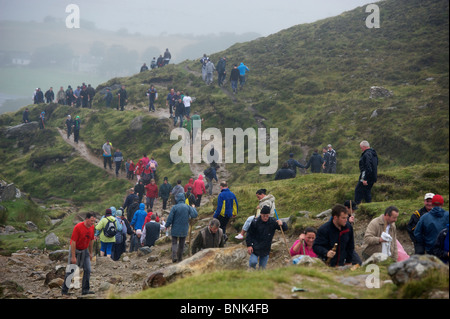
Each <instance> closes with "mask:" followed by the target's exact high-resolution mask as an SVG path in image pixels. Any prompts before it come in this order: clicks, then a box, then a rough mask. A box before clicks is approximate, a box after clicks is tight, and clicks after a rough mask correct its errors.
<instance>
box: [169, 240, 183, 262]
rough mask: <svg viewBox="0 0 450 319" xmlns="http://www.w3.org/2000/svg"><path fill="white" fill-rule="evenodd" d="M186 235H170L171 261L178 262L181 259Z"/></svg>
mask: <svg viewBox="0 0 450 319" xmlns="http://www.w3.org/2000/svg"><path fill="white" fill-rule="evenodd" d="M185 241H186V237H175V236H172V261H173V262H176V261H178V262H180V261H182V260H183V252H184V242H185Z"/></svg>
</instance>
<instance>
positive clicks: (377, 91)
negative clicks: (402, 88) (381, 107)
mask: <svg viewBox="0 0 450 319" xmlns="http://www.w3.org/2000/svg"><path fill="white" fill-rule="evenodd" d="M392 95H394V94H393V93H392V91H389V90H388V89H385V88H384V87H382V86H372V87H370V98H371V99H374V98H375V99H376V98H379V97H383V98H384V97H390V96H392Z"/></svg>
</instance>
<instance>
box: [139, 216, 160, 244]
mask: <svg viewBox="0 0 450 319" xmlns="http://www.w3.org/2000/svg"><path fill="white" fill-rule="evenodd" d="M164 229H165V227H164V226H162V225H161V224H160V223H158V222H157V221H156V214H152V215H151V216H150V221H149V222H148V223H146V224H145V225H144V230H143V231H142V237H141V242H142V243H143V244H144V246H148V247H152V246H154V245H155V242H156V240H157V239H158V238H159V234H160V233H161V231H164Z"/></svg>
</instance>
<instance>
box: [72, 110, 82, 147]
mask: <svg viewBox="0 0 450 319" xmlns="http://www.w3.org/2000/svg"><path fill="white" fill-rule="evenodd" d="M80 127H81V120H80V116H79V115H77V116H76V117H75V121H73V141H74V142H75V143H77V144H78V140H79V138H80Z"/></svg>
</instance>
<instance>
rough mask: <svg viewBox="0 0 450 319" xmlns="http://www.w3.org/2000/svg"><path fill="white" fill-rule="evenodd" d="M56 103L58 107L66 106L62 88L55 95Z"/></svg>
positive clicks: (64, 93)
mask: <svg viewBox="0 0 450 319" xmlns="http://www.w3.org/2000/svg"><path fill="white" fill-rule="evenodd" d="M56 103H58V104H59V105H66V92H64V88H63V87H62V86H61V87H60V88H59V91H58V93H56Z"/></svg>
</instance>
